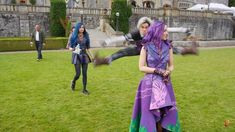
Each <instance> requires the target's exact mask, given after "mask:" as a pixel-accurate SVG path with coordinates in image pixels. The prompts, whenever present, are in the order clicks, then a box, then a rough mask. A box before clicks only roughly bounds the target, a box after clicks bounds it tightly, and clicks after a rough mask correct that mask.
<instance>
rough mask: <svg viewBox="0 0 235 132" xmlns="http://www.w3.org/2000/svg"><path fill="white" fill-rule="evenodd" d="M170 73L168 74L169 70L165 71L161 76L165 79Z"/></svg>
mask: <svg viewBox="0 0 235 132" xmlns="http://www.w3.org/2000/svg"><path fill="white" fill-rule="evenodd" d="M170 73H171V72H170V71H169V70H166V71H165V72H164V73H163V76H164V77H167V76H168V75H170Z"/></svg>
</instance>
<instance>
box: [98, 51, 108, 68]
mask: <svg viewBox="0 0 235 132" xmlns="http://www.w3.org/2000/svg"><path fill="white" fill-rule="evenodd" d="M100 65H109V58H101V57H98V54H96V55H95V58H94V66H100Z"/></svg>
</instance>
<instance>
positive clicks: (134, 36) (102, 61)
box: [94, 17, 198, 66]
mask: <svg viewBox="0 0 235 132" xmlns="http://www.w3.org/2000/svg"><path fill="white" fill-rule="evenodd" d="M151 23H152V20H151V19H150V18H148V17H142V18H140V19H139V21H138V23H137V29H136V30H134V31H132V32H130V33H128V34H125V35H123V36H118V37H114V38H108V39H106V40H104V42H103V45H104V46H108V45H110V44H112V43H116V42H126V41H129V42H134V43H133V45H134V46H132V47H127V48H124V49H121V50H119V51H117V52H115V53H114V54H112V55H110V56H108V57H105V58H101V57H99V56H98V55H97V54H96V55H95V58H94V65H95V66H99V65H108V64H110V63H111V62H112V61H114V60H117V59H119V58H122V57H125V56H137V55H140V50H141V48H142V44H141V41H142V39H143V37H144V35H145V34H146V33H147V29H148V27H149V26H150V25H151ZM168 31H169V32H182V33H187V34H188V35H189V34H190V31H189V29H187V28H182V27H181V28H168ZM173 49H174V54H182V55H186V54H197V52H198V50H197V48H196V47H195V46H193V47H189V48H183V47H181V48H179V47H173Z"/></svg>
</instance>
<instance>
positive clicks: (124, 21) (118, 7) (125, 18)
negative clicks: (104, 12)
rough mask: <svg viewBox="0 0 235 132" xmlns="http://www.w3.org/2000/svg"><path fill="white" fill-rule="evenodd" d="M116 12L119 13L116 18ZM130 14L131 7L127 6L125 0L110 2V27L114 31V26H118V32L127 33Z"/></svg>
mask: <svg viewBox="0 0 235 132" xmlns="http://www.w3.org/2000/svg"><path fill="white" fill-rule="evenodd" d="M117 12H119V16H118V17H117V16H116V13H117ZM131 14H132V13H131V7H130V5H127V1H126V0H114V1H113V2H112V11H111V26H112V27H113V28H114V29H116V24H118V27H119V30H120V31H122V32H124V33H127V32H128V31H129V17H130V16H131ZM117 19H118V21H117ZM117 22H118V23H117Z"/></svg>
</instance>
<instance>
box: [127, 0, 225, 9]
mask: <svg viewBox="0 0 235 132" xmlns="http://www.w3.org/2000/svg"><path fill="white" fill-rule="evenodd" d="M128 2H129V3H135V5H136V7H144V8H160V7H163V6H164V5H169V6H171V7H177V8H180V9H187V8H189V7H191V6H193V5H195V4H207V3H208V2H209V3H221V4H225V5H228V0H129V1H128Z"/></svg>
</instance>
